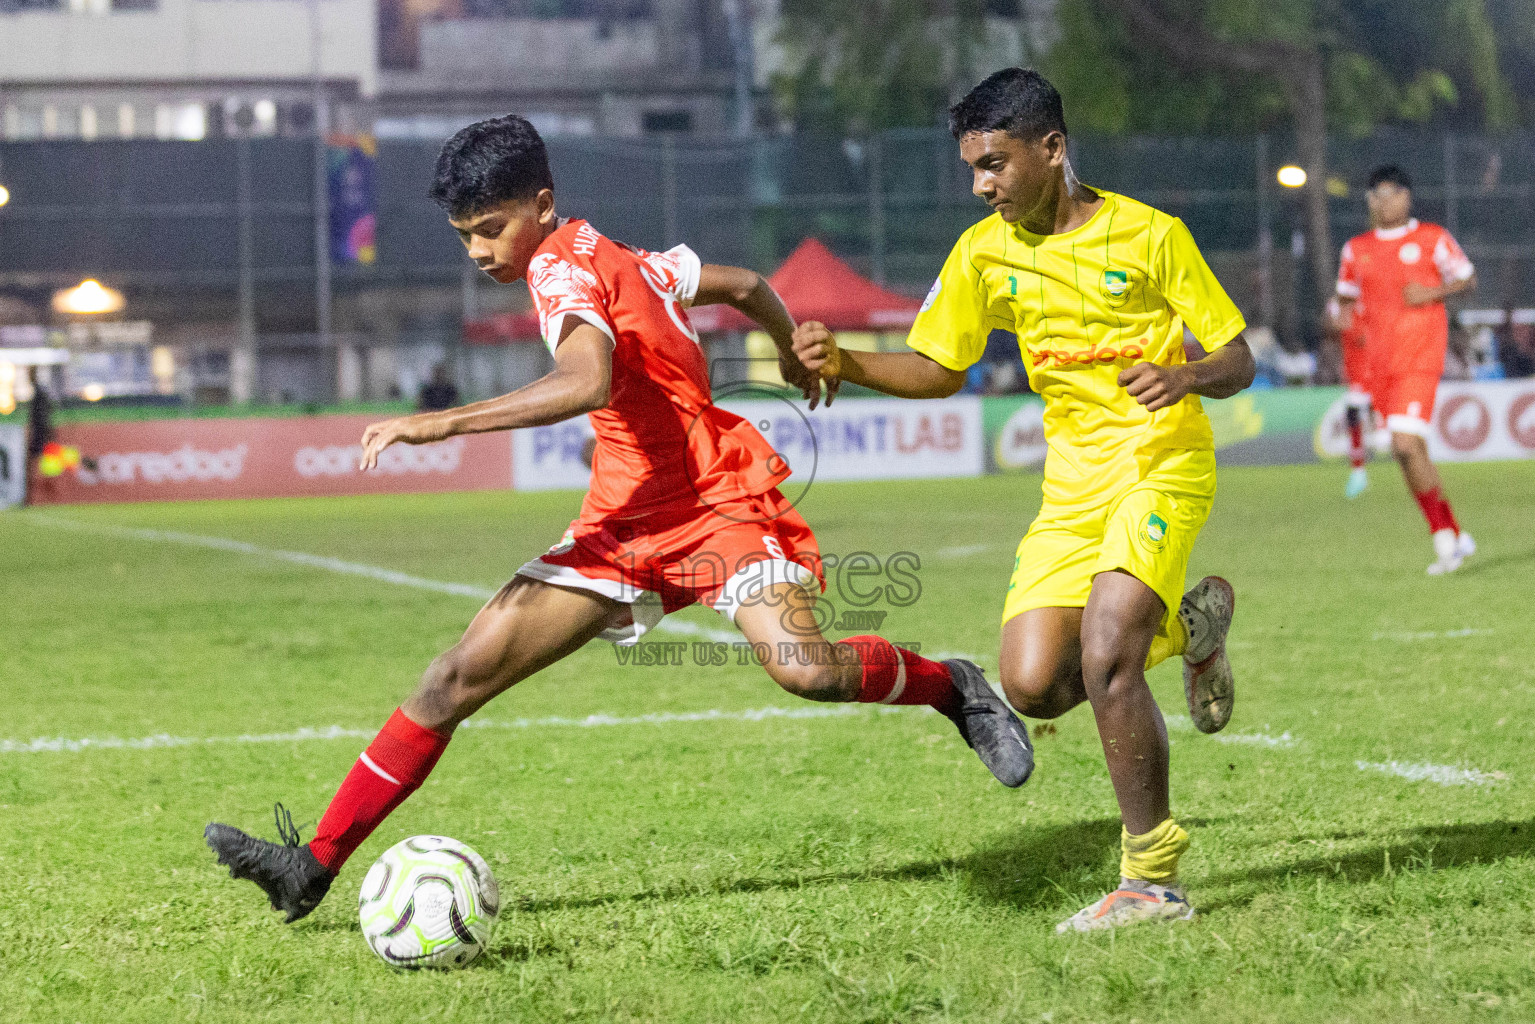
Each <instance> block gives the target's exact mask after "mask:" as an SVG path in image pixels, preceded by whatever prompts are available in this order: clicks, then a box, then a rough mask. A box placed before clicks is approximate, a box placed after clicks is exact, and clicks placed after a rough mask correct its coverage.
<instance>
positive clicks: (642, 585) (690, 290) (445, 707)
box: [204, 115, 1034, 922]
mask: <svg viewBox="0 0 1535 1024" xmlns="http://www.w3.org/2000/svg"><path fill="white" fill-rule="evenodd" d="M431 195H432V198H433V199H434V200H436V201H437V202H438V203H439V204H440V205H442V206H443V207H444V208H445V209H446V210H447V212H448V218H449V222H450V223H451V224H452V225H453V227H454V228H455V229H456V230H457V231H458V233H459V236H460V237H461V238H462V239H463V242H464V245H465V246H466V247H467V249H468V251H469V256H470V257H471V258H472V259H474V260H475V262H476V263H477V264H479V266H480V269H481V270H483V271H484V272H485V273H486V274H488V275H490V276H491V277H492V278H494V279H495V280H496V281H499V282H501V283H503V284H506V283H510V282H513V281H516V280H518V279H520V278H523V277H526V278H527V280H528V286H529V288H530V290H531V291H532V294H533V301H534V305H535V306H536V308H537V311H538V316H539V324H540V327H541V329H542V332H543V335H544V339H545V342H546V343H547V344H548V345H549V348H550V350H551V351H552V353H553V354H554V362H555V368H554V370H553V372H551V373H550V374H549V375H547V376H545V377H544V378H542V379H540V380H538V381H535V382H534V383H532V384H530V385H528V386H527V387H525V388H522V389H520V390H518V391H515V392H513V393H512V394H509V395H503V396H502V397H500V398H496V399H491V400H489V401H485V402H477V403H475V404H473V405H468V406H464V407H463V408H459V409H449V410H445V411H442V412H428V413H420V414H417V415H415V416H406V417H402V418H400V419H395V420H389V421H387V422H384V423H376V424H373V425H372V426H370V427H369V428H368V429H367V431H366V432H365V433H364V435H363V457H362V465H363V468H364V469H370V468H372V467H373V466H374V465H375V464H376V463H377V460H378V456H379V453H380V452H382V451H383V450H384V449H385V448H387V447H388V446H389V445H391V444H394V443H395V442H404V443H407V444H427V443H430V442H433V441H439V440H442V439H444V438H447V437H452V436H455V435H457V434H465V433H476V432H482V431H488V430H508V429H513V428H516V427H530V426H537V425H540V424H546V423H556V422H559V421H560V420H564V419H569V418H570V417H572V416H576V415H580V414H582V413H586V414H588V415H589V416H590V419H591V423H592V426H593V428H594V430H595V432H596V436H597V445H596V450H595V452H594V455H593V462H592V485H591V489H590V491H589V492H588V494H587V496H586V500H585V501H584V502H583V503H582V506H581V515H580V517H579V518H578V519H577V520H576V521H575V522H574V523H572V524H571V527H570V529H569V530H568V531H567V532H566V534H565V537H564V538H563V539H562V540H561V541H560V543H559V544H557V545H556V546H555V547H553V548H551V549H550V550H549V551H548V552H547V553H546V554H544V555H542V556H540V557H538V558H535V559H533V560H532V561H530V562H528V563H527V564H526V565H524V566H523V567H522V568H521V569H520V570H518V572H517V575H516V577H515V578H513V580H512V581H511V582H510V583H508V584H507V585H506V586H504V587H503V588H502V589H501V591H500V592H499V593H498V594H497V595H496V596H495V597H493V598H492V599H491V600H490V601H489V603H487V604H486V605H485V607H484V608H482V609H481V610H480V613H479V614H478V615H477V616H475V618H474V621H473V622H471V623H470V625H469V628H468V631H467V632H466V633H465V634H464V637H463V639H462V640H460V641H459V643H458V644H457V645H455V646H454V647H453V648H452V649H450V650H449V651H447V652H446V653H444V654H442V655H441V656H439V657H438V658H437V659H436V660H435V661H433V662H432V664H431V666H430V667H429V668H428V669H427V671H426V673H425V675H424V676H423V677H422V679H421V682H420V684H419V685H418V686H417V688H416V690H415V692H414V693H413V694H411V696H410V697H409V699H407V700H406V701H405V703H404V704H402V705H401V706H400V707H399V708H397V709H396V710H395V712H394V714H393V716H392V717H391V718H390V719H389V721H388V722H387V723H386V724H385V726H384V728H383V730H382V731H381V732H380V733H379V734H378V736H377V738H375V739H374V740H373V742H372V743H371V744H370V745H369V746H368V748H367V750H365V751H364V752H363V753H362V755H361V756H360V757H359V758H358V761H357V763H356V764H355V765H353V767H352V770H351V771H350V772H349V773H348V775H347V777H346V779H345V780H344V781H343V782H342V785H341V788H340V790H339V791H338V792H337V793H336V795H335V797H334V798H333V799H332V800H331V803H330V806H329V808H327V810H326V811H325V815H324V817H322V818H321V820H320V824H319V826H318V827H317V829H316V832H315V838H314V839H313V840H312V841H311V842H310V843H308V844H307V845H300V844H299V840H298V835H297V833H296V832H295V831H294V830H293V828H292V825H291V822H285V821H284V820H283V817H284V812H283V811H282V809H281V805H279V809H278V828H279V832H281V833H282V837H283V840H284V842H283V843H281V844H278V843H270V842H266V841H264V840H260V839H256V838H254V837H252V836H249V835H246V834H245V833H244V832H241V831H240V830H239V829H236V828H233V827H231V826H229V825H221V824H211V825H209V826H208V827H207V829H206V830H205V832H204V834H205V836H206V838H207V841H208V845H209V846H210V847H212V849H213V850H214V851H215V852H216V853H217V854H218V859H219V863H221V864H225V865H228V867H229V869H230V874H231V875H232V876H233V877H235V878H247V879H250V880H251V881H254V882H255V883H256V884H257V885H259V886H260V887H261V888H262V889H263V890H264V891H265V892H266V894H267V897H268V898H269V900H270V901H271V904H272V907H273V909H276V910H281V911H284V912H286V914H287V920H288V921H290V922H291V921H296V920H298V919H299V918H301V917H303V916H304V915H306V914H308V913H309V912H310V911H311V910H313V909H314V908H315V906H317V905H318V904H319V902H320V900H321V899H322V898H323V897H324V896H325V894H326V892H327V891H328V890H329V888H330V884H331V881H332V880H333V879H334V878H335V876H336V873H337V872H338V871H339V870H340V868H341V865H342V864H343V863H344V862H345V861H346V859H347V858H348V857H349V856H350V855H351V854H352V852H353V851H354V850H356V848H357V847H358V846H359V845H360V844H361V843H362V842H363V840H364V839H366V838H367V837H368V835H369V834H370V833H372V831H373V830H374V829H375V828H377V827H378V825H379V823H380V822H382V821H383V820H384V818H385V817H386V816H387V815H388V814H389V813H390V812H391V811H393V810H394V808H395V807H397V806H399V804H400V803H401V802H403V801H404V800H405V798H406V797H408V796H409V795H410V794H411V793H412V792H414V791H415V790H416V789H417V788H418V787H419V786H420V785H421V784H422V782H424V781H425V779H426V777H427V775H428V773H430V772H431V770H432V767H433V766H434V765H435V764H436V763H437V759H438V758H439V757H440V756H441V755H442V752H443V750H444V749H445V748H446V747H447V744H448V741H449V739H450V737H451V736H452V734H453V731H454V729H456V728H457V727H458V725H459V724H460V723H461V722H463V720H464V719H466V718H468V717H469V716H470V715H472V714H473V713H474V712H475V711H477V710H479V708H480V707H482V706H483V705H484V704H485V703H486V702H487V701H489V700H490V699H491V698H493V697H495V696H496V695H497V694H499V693H501V692H502V691H503V690H506V689H507V688H508V687H510V686H512V685H513V684H515V683H517V682H519V681H521V680H522V679H525V678H527V677H528V676H530V675H532V674H534V673H535V672H537V671H538V670H539V669H541V668H544V667H546V666H548V665H551V664H553V663H554V662H556V661H558V660H560V659H561V658H563V657H565V656H566V655H568V654H570V653H571V652H573V651H575V650H577V649H578V648H580V647H581V646H583V645H584V644H586V643H587V642H588V641H590V640H593V639H595V638H597V637H599V636H600V637H604V638H607V639H611V640H615V641H624V640H629V641H632V640H634V639H637V638H638V637H639V635H640V634H642V633H643V632H645V631H646V630H647V629H648V628H650V627H652V626H654V625H655V624H656V623H657V622H658V621H659V620H660V618H661V617H662V616H663V615H665V614H666V613H668V612H672V611H676V610H677V609H679V608H683V607H686V606H687V605H690V604H693V603H702V604H707V605H709V606H710V607H712V608H714V609H715V610H716V611H719V612H720V613H721V614H723V615H726V616H728V617H730V618H731V620H732V621H734V622H735V624H736V625H737V626H738V627H740V629H741V631H742V633H743V634H744V635H745V638H746V639H747V640H749V641H751V642H752V643H753V645H754V646H755V647H756V649H757V650H759V651H766V652H767V653H768V658H767V660H766V662H765V663H764V667H765V668H766V669H767V672H768V674H769V675H770V676H771V677H772V678H773V680H774V681H775V682H777V683H778V684H779V685H780V686H782V687H783V688H784V689H786V690H788V691H789V692H791V693H794V694H797V695H799V696H801V697H805V698H807V699H809V700H820V701H860V702H870V703H872V702H878V703H884V704H928V705H930V706H932V707H934V708H936V709H937V710H939V711H940V712H942V713H943V714H945V715H946V716H948V717H949V718H950V720H951V721H953V722H954V723H955V725H956V726H957V727H958V728H959V730H960V734H961V735H962V736H963V737H964V739H965V740H966V742H967V743H969V744H970V745H971V747H973V748H974V749H975V751H976V753H977V755H978V756H980V758H981V760H982V761H983V762H984V763H985V764H986V766H987V767H988V768H989V769H991V771H992V773H993V774H995V775H996V776H997V778H998V779H999V780H1000V781H1002V782H1003V783H1004V784H1006V785H1009V786H1018V785H1022V784H1023V782H1024V781H1025V780H1026V779H1027V778H1028V775H1029V773H1030V772H1031V771H1032V770H1033V765H1034V759H1033V751H1032V749H1031V748H1030V746H1029V742H1028V733H1027V731H1026V730H1025V729H1024V727H1023V725H1022V723H1020V722H1019V721H1018V720H1017V718H1015V717H1014V716H1013V714H1012V713H1011V711H1010V710H1009V709H1008V708H1007V705H1006V704H1005V703H1004V702H1003V701H1002V700H1001V699H1000V698H999V697H997V696H996V694H995V693H993V692H992V690H991V687H990V686H989V685H988V684H987V682H986V680H985V677H984V676H983V675H982V674H981V671H980V669H978V668H976V667H975V666H974V665H972V664H971V663H969V662H967V661H962V660H959V659H954V660H950V661H946V662H942V663H940V662H934V661H930V660H928V659H926V658H922V657H920V656H919V655H917V654H915V653H913V652H910V651H904V650H900V649H897V648H895V647H893V646H892V645H891V644H890V643H889V641H887V640H884V639H883V638H881V637H877V636H860V637H850V638H849V639H847V640H843V641H839V642H838V643H836V644H832V643H829V642H828V641H827V640H826V639H825V638H824V637H823V636H822V635H821V632H820V630H819V628H818V627H817V625H816V622H817V620H816V617H815V597H814V595H815V594H816V593H817V592H818V591H819V590H820V589H821V588H823V587H824V577H823V576H822V572H821V556H820V552H819V550H818V549H817V547H816V541H815V536H814V535H813V534H812V533H811V532H810V528H809V527H808V526H807V525H806V524H805V521H804V520H803V519H802V518H801V517H800V515H799V513H798V512H796V511H795V510H794V508H793V506H792V505H791V504H790V503H789V502H788V501H787V500H786V499H785V498H784V497H783V495H782V494H780V493H779V491H778V484H779V483H780V482H782V481H783V480H784V479H785V478H786V477H788V475H789V466H788V464H787V462H785V461H784V459H783V457H782V456H780V455H778V454H777V453H776V452H774V451H773V449H772V447H771V446H770V445H769V444H768V443H767V441H766V440H765V439H764V438H763V437H762V435H761V434H759V433H758V432H757V431H756V429H755V428H754V427H753V426H752V425H751V424H750V423H749V422H747V421H745V420H743V419H742V418H741V417H739V416H736V415H734V414H732V413H729V412H726V411H725V410H723V409H721V408H719V407H718V406H715V405H714V404H713V402H712V401H711V399H710V390H709V375H708V367H707V365H706V363H705V360H704V356H703V351H702V349H701V348H700V346H699V344H698V336H697V335H696V334H695V333H694V332H693V329H692V326H691V324H690V323H689V321H688V317H687V314H686V312H685V311H684V310H685V308H686V307H687V306H690V305H703V304H708V303H719V302H723V303H727V304H729V305H731V306H734V307H735V308H737V309H739V310H740V311H741V312H743V313H745V314H746V315H747V316H749V317H751V318H752V319H753V320H755V321H757V322H758V323H759V324H761V325H762V327H763V329H764V330H766V331H767V332H768V333H769V334H770V335H771V336H772V337H773V339H774V341H775V342H776V343H777V344H778V350H779V352H780V353H781V357H780V368H781V370H782V372H783V373H784V378H785V379H786V380H788V381H790V382H792V383H794V384H796V385H798V386H800V387H801V389H802V390H803V391H804V393H805V397H806V398H807V399H809V401H810V403H811V407H812V408H814V406H815V403H816V401H817V400H818V399H819V397H820V390H819V389H820V382H819V378H818V377H817V376H816V375H815V374H813V373H811V372H809V371H808V370H805V369H804V368H803V367H801V366H800V364H799V362H798V360H797V359H795V358H794V357H793V354H792V352H793V349H792V344H793V331H794V321H793V320H792V319H790V317H789V314H788V311H787V310H786V309H785V308H784V305H783V302H782V301H781V300H780V299H779V298H778V296H777V295H776V294H775V293H774V292H773V290H772V288H771V287H769V286H768V284H767V282H766V281H764V280H763V279H762V278H760V277H759V276H758V275H757V274H755V273H754V272H752V271H749V270H742V269H740V268H736V267H718V266H707V265H703V264H701V263H700V262H699V260H698V257H697V256H695V255H694V254H693V252H692V251H691V250H690V249H688V248H687V247H686V246H678V247H676V248H675V249H672V250H671V251H669V252H665V253H653V252H645V251H643V250H638V249H634V248H631V247H628V246H625V245H621V244H619V243H617V242H614V241H611V240H610V239H607V238H605V237H603V236H602V235H601V234H599V233H598V232H597V230H596V229H595V228H593V227H592V226H591V225H590V224H588V223H586V222H585V221H582V220H569V219H562V218H560V217H558V216H556V214H555V209H554V192H553V179H552V176H551V175H550V173H549V165H548V160H547V157H546V154H545V151H544V145H543V141H542V140H541V139H540V138H539V137H538V133H537V132H536V131H535V130H534V129H533V126H532V125H530V124H529V123H528V122H527V121H526V120H524V119H523V118H520V117H517V116H515V115H509V116H506V117H500V118H494V119H492V120H488V121H481V122H478V123H476V124H473V125H470V126H469V127H467V128H465V129H463V130H462V131H460V132H459V133H458V134H457V135H455V136H454V137H453V138H452V139H450V140H449V141H448V142H447V144H446V145H445V146H444V147H443V151H442V154H441V155H440V156H439V158H438V163H437V171H436V176H435V179H434V181H433V184H432V189H431Z"/></svg>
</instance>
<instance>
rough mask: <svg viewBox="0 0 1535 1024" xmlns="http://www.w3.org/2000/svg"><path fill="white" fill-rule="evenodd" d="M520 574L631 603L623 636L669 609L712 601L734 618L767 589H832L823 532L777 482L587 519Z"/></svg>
mask: <svg viewBox="0 0 1535 1024" xmlns="http://www.w3.org/2000/svg"><path fill="white" fill-rule="evenodd" d="M517 575H519V576H527V577H529V578H530V579H535V580H540V581H542V582H544V583H549V584H553V585H554V586H558V587H571V588H574V589H577V590H590V591H592V592H593V593H597V594H601V595H602V596H603V597H606V598H608V599H610V600H613V601H617V602H619V603H620V604H622V605H626V606H627V607H625V608H623V609H621V610H620V613H619V614H618V615H616V616H615V618H614V621H613V622H611V623H610V624H609V626H608V628H607V629H606V630H605V631H604V632H603V634H602V636H603V638H604V639H607V640H612V641H615V642H621V641H628V642H633V641H635V640H638V639H639V637H640V636H641V635H643V634H644V633H645V632H646V631H647V630H648V629H650V628H652V627H654V626H655V625H656V623H658V622H660V621H661V618H662V616H664V615H668V614H670V613H672V612H674V611H677V610H678V609H681V608H686V607H687V606H688V605H690V604H695V603H696V604H706V605H708V606H709V607H711V608H713V609H714V610H715V611H717V612H719V613H720V614H722V615H725V616H727V617H729V618H730V620H731V621H732V622H734V621H735V613H736V611H737V610H738V609H739V608H740V607H741V604H742V602H743V601H749V600H750V599H751V597H752V595H753V594H755V593H757V592H759V591H761V590H762V589H763V588H764V587H767V586H771V585H773V584H777V583H792V584H795V585H798V586H801V587H804V588H805V589H807V590H811V589H812V588H815V589H814V590H813V591H812V592H813V593H819V592H820V591H821V590H825V589H826V576H825V572H824V570H823V568H822V565H821V552H820V549H819V548H818V547H817V546H816V540H815V534H813V533H811V532H810V527H809V526H808V525H807V524H806V523H805V520H804V518H803V517H802V516H801V515H800V514H799V513H798V512H797V511H795V509H794V506H793V505H791V504H790V503H789V501H788V499H786V498H785V497H784V496H783V495H782V494H780V493H779V492H778V490H777V489H776V488H775V489H774V490H771V491H769V492H767V493H766V494H760V495H757V496H755V497H750V498H740V499H737V500H735V501H727V502H722V503H719V504H716V505H713V506H712V507H709V508H704V509H699V508H690V509H686V510H684V511H682V512H661V513H656V514H653V515H648V516H640V517H637V518H634V519H605V520H602V521H601V522H598V523H582V522H581V521H580V520H577V521H576V522H574V523H572V524H571V527H570V529H569V530H568V531H567V532H566V534H565V536H564V537H563V538H562V539H561V540H560V543H558V544H556V545H555V546H554V547H552V548H550V549H549V551H548V552H547V553H546V554H543V555H540V556H539V557H538V558H535V559H533V560H532V561H531V562H528V563H527V564H526V565H524V566H523V567H522V568H521V569H518V570H517Z"/></svg>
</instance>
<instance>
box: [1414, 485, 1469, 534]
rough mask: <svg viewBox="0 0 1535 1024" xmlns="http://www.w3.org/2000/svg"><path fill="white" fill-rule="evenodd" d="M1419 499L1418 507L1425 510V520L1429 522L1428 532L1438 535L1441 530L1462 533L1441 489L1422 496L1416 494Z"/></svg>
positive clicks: (1424, 493)
mask: <svg viewBox="0 0 1535 1024" xmlns="http://www.w3.org/2000/svg"><path fill="white" fill-rule="evenodd" d="M1413 497H1414V498H1416V499H1418V507H1419V508H1421V509H1422V510H1423V518H1424V519H1427V520H1428V532H1429V533H1438V532H1439V531H1440V530H1454V531H1455V532H1457V533H1459V532H1460V527H1459V526H1457V525H1456V523H1455V514H1454V513H1453V512H1451V511H1450V503H1449V502H1447V501H1445V500H1444V495H1443V494H1441V493H1440V491H1439V488H1437V487H1435V488H1434V489H1433V490H1431V491H1424V492H1423V493H1422V494H1414V495H1413Z"/></svg>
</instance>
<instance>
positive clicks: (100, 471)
mask: <svg viewBox="0 0 1535 1024" xmlns="http://www.w3.org/2000/svg"><path fill="white" fill-rule="evenodd" d="M377 419H379V417H377V416H369V415H363V416H304V417H295V418H292V419H205V420H200V419H184V420H150V421H145V422H141V423H91V424H76V425H73V426H66V427H60V428H59V429H58V434H57V438H56V439H57V440H58V441H59V442H60V443H62V444H66V445H73V446H75V447H76V448H78V449H79V450H80V456H81V459H82V465H81V466H80V468H79V469H78V470H76V471H71V472H68V473H65V474H64V475H63V476H60V477H56V478H54V479H50V480H40V479H36V478H34V479H33V481H32V486H31V489H30V490H31V493H30V495H29V498H30V500H31V502H32V503H33V504H39V505H47V504H66V503H72V502H100V501H187V500H195V499H203V498H292V497H309V496H315V495H334V494H418V493H429V492H439V491H486V490H501V489H509V488H510V487H511V486H512V441H511V435H510V434H508V433H504V432H502V433H494V434H472V435H468V436H464V437H455V438H450V439H449V440H447V441H440V442H438V443H437V444H430V445H419V446H415V445H403V444H397V445H394V446H393V447H391V448H389V449H388V450H387V451H385V452H384V454H383V455H382V456H380V458H379V462H378V468H377V469H375V470H372V471H370V472H368V473H362V472H359V471H358V469H357V461H358V459H359V457H360V456H361V455H362V444H361V438H362V432H363V429H364V428H365V427H366V426H367V425H368V424H369V423H372V422H375V421H376V420H377Z"/></svg>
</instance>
